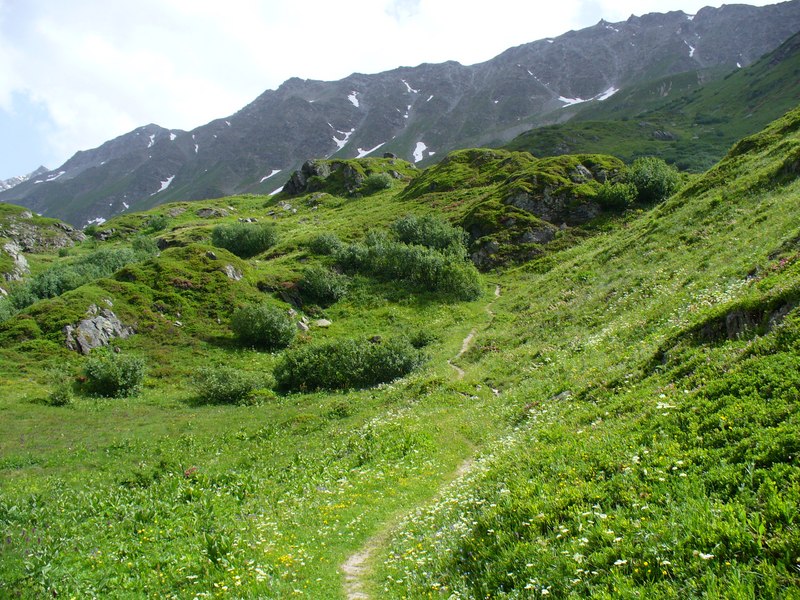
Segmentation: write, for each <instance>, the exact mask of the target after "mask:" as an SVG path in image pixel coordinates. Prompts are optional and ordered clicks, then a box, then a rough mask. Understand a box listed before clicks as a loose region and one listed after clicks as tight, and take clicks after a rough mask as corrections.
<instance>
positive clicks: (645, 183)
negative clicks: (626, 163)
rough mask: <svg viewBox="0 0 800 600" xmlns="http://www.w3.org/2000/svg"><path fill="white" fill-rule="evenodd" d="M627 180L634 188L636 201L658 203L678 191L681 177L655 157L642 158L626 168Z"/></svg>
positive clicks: (671, 167)
mask: <svg viewBox="0 0 800 600" xmlns="http://www.w3.org/2000/svg"><path fill="white" fill-rule="evenodd" d="M627 180H628V181H629V182H630V183H632V184H633V185H634V186H636V192H637V200H638V201H639V202H642V203H649V202H660V201H661V200H664V199H666V198H668V197H669V196H671V195H672V194H674V193H675V192H677V191H678V189H679V188H680V186H681V176H680V175H679V174H678V171H677V169H675V167H673V166H670V165H668V164H667V163H666V162H664V161H663V160H662V159H660V158H657V157H655V156H643V157H641V158H637V159H636V160H635V161H633V164H632V165H631V166H630V167H629V168H628V173H627Z"/></svg>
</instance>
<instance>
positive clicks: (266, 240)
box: [211, 223, 278, 258]
mask: <svg viewBox="0 0 800 600" xmlns="http://www.w3.org/2000/svg"><path fill="white" fill-rule="evenodd" d="M277 241H278V235H277V233H276V232H275V228H274V227H273V226H272V225H270V224H269V223H230V224H227V225H217V226H216V227H214V229H213V231H212V232H211V243H212V244H214V245H215V246H217V247H218V248H225V249H226V250H229V251H231V252H233V253H234V254H235V255H236V256H239V257H240V258H250V257H251V256H255V255H256V254H260V253H262V252H264V251H265V250H267V249H269V248H270V247H272V246H274V245H275V243H276V242H277Z"/></svg>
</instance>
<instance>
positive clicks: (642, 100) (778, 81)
mask: <svg viewBox="0 0 800 600" xmlns="http://www.w3.org/2000/svg"><path fill="white" fill-rule="evenodd" d="M798 98H800V34H795V35H794V36H792V37H791V38H789V39H788V40H787V41H786V42H784V43H783V44H781V45H780V46H779V47H778V48H777V49H775V50H774V51H772V52H770V53H768V54H766V55H765V56H763V57H762V58H761V59H759V60H758V61H757V62H755V63H754V64H752V65H751V66H749V67H745V68H742V69H737V70H735V71H733V72H731V73H729V74H728V75H726V76H725V77H724V78H722V79H719V80H715V81H711V82H708V83H705V84H704V83H703V82H702V77H700V76H699V75H698V74H697V73H682V74H679V75H677V76H669V77H665V78H662V79H658V80H655V81H651V82H647V83H645V84H640V85H636V86H632V87H630V88H627V89H625V90H622V91H620V92H619V93H618V94H615V95H614V97H613V98H610V99H609V100H607V101H605V102H603V103H593V104H592V105H589V106H586V107H585V108H583V109H581V110H579V111H578V112H577V113H576V115H575V116H574V118H573V119H571V120H570V121H569V122H567V123H561V124H557V125H550V126H545V127H541V128H537V129H534V130H531V131H529V132H526V133H524V134H522V135H520V136H518V137H517V138H515V139H514V140H513V141H512V142H510V143H509V144H507V145H506V147H507V148H509V149H511V150H524V151H528V152H531V153H533V154H535V155H537V156H552V155H557V154H570V153H574V152H599V151H604V152H611V153H613V154H614V155H616V156H619V157H621V158H623V159H624V160H626V161H630V160H632V159H633V158H635V157H637V156H643V155H653V156H661V157H663V158H664V159H666V160H668V161H669V162H672V163H675V164H677V165H679V166H680V167H681V168H684V169H688V170H691V171H696V172H697V171H703V170H705V169H707V168H709V167H710V166H711V165H712V164H714V163H715V162H716V161H717V160H719V158H721V157H722V155H723V154H724V153H725V151H726V150H727V148H728V147H730V145H731V144H732V143H733V142H734V141H736V140H738V139H740V138H741V137H742V136H744V135H747V134H748V133H751V132H753V131H756V130H758V129H760V128H762V127H764V126H766V124H767V123H769V122H771V121H773V120H774V119H776V118H778V117H779V116H780V115H782V114H784V113H785V112H786V111H787V110H789V109H791V108H792V107H794V106H795V105H796V103H797V99H798Z"/></svg>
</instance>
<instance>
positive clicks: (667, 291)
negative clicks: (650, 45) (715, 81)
mask: <svg viewBox="0 0 800 600" xmlns="http://www.w3.org/2000/svg"><path fill="white" fill-rule="evenodd" d="M621 164H622V163H620V162H619V161H618V160H617V159H613V158H612V157H608V156H597V155H584V156H578V157H572V156H570V157H563V158H560V159H558V160H552V159H550V160H544V161H542V160H536V159H534V158H532V157H531V156H529V155H527V154H522V153H510V152H505V151H496V152H495V151H478V150H473V151H463V152H460V153H454V154H453V155H451V157H449V158H448V160H446V161H444V162H443V163H442V164H441V165H439V166H437V167H433V168H431V169H430V170H427V171H425V172H423V173H422V174H421V175H420V176H419V177H417V178H415V179H414V180H413V181H412V182H410V183H406V182H404V181H391V182H389V183H390V187H389V188H388V189H382V190H379V191H376V192H374V193H370V194H363V195H362V194H355V195H352V196H350V195H348V196H337V195H333V194H331V193H329V192H328V191H326V190H325V188H324V187H323V188H322V189H319V190H318V191H315V192H314V193H309V194H303V195H300V196H295V197H289V196H285V195H280V196H276V197H271V198H266V197H260V196H247V197H234V198H224V199H220V200H215V201H208V202H202V203H179V204H173V205H166V206H162V207H158V208H157V209H153V210H152V211H149V212H147V213H141V214H135V215H124V216H121V217H119V218H118V219H115V220H112V221H109V222H108V223H105V224H104V225H103V226H102V227H101V228H97V229H94V230H93V231H91V232H90V233H93V234H94V236H95V237H93V238H92V239H90V240H89V241H87V242H84V243H83V244H82V245H80V246H79V247H77V248H75V249H73V250H71V251H70V255H67V256H62V257H55V256H53V257H52V261H51V262H52V263H53V264H54V265H56V268H57V269H66V268H67V266H69V265H72V264H74V263H77V262H80V259H81V258H82V257H84V256H89V257H96V253H97V252H98V251H100V250H103V249H105V250H111V249H117V250H123V249H125V248H128V247H129V246H132V245H133V244H136V246H137V248H140V249H142V248H146V247H150V248H151V249H152V246H153V245H156V244H157V245H158V247H159V248H161V251H160V253H158V254H147V253H142V254H130V255H126V256H128V258H129V261H128V262H127V264H126V266H124V267H123V268H121V269H119V270H117V271H115V272H114V273H111V274H109V275H108V276H104V277H102V278H100V279H96V280H93V281H87V282H85V284H84V285H81V286H79V287H76V288H74V289H71V290H70V291H66V292H64V293H62V294H60V295H57V296H54V297H52V298H49V299H43V300H40V301H37V302H35V303H33V304H31V305H29V306H27V307H24V308H21V309H20V311H19V312H18V313H17V314H16V315H15V316H13V317H11V318H9V319H8V320H6V321H5V322H4V323H2V324H0V411H2V415H3V418H2V419H0V470H2V477H1V478H0V482H1V483H0V528H2V534H3V538H2V539H3V542H2V544H0V595H5V596H9V597H22V598H39V597H44V596H54V595H57V596H60V597H72V596H76V597H93V596H94V597H122V598H125V597H130V598H134V597H137V598H138V597H153V596H161V597H175V598H183V597H219V598H227V597H236V598H286V597H293V596H308V597H312V598H337V597H346V594H349V595H350V597H354V594H356V593H367V594H369V597H373V598H379V597H380V598H383V597H386V598H394V597H397V598H430V597H434V598H436V597H441V598H528V597H538V596H543V595H549V596H551V597H556V598H567V597H601V598H611V597H648V598H674V597H678V596H689V597H720V598H737V597H742V598H746V597H774V598H787V597H788V598H791V597H798V594H797V592H796V590H797V589H798V584H800V580H798V571H797V568H798V562H797V561H798V557H800V534H799V533H798V532H799V531H800V530H798V522H799V520H800V515H798V506H800V491H799V490H800V483H798V482H800V463H798V458H797V451H798V447H797V435H796V433H797V430H798V425H799V423H798V414H800V413H798V399H799V396H800V391H799V390H798V384H799V383H800V382H798V381H797V377H796V372H797V367H798V366H799V363H800V350H798V348H800V346H798V343H797V340H798V339H800V338H798V333H799V332H800V329H799V327H800V326H799V325H798V321H797V316H796V314H795V313H796V311H795V307H796V306H797V303H798V301H799V300H800V288H798V282H799V281H800V277H798V262H797V258H798V256H800V248H798V247H797V244H798V239H800V221H798V217H797V215H798V214H800V212H798V208H800V206H797V204H798V203H800V180H799V179H798V175H799V174H800V109H797V110H794V111H793V112H791V113H789V114H787V115H786V116H785V117H783V118H782V119H780V120H778V121H777V122H776V123H774V124H773V125H771V126H770V127H769V128H768V129H767V130H765V131H764V132H762V133H759V134H757V135H755V136H752V137H750V138H746V139H744V140H742V141H740V142H739V143H737V145H736V146H735V147H734V148H733V149H732V150H731V151H730V152H729V154H728V156H727V157H726V158H725V159H724V160H723V161H722V162H721V163H720V164H719V165H717V166H716V167H714V168H713V169H712V170H711V171H709V172H708V173H706V174H704V175H703V176H700V177H698V178H696V179H695V180H693V181H692V182H691V184H690V185H689V186H688V187H685V188H684V189H683V190H682V191H681V192H679V193H678V194H676V195H674V196H672V197H671V198H670V199H669V200H667V201H666V202H663V203H661V204H658V205H655V206H648V205H636V206H633V207H631V208H629V209H627V210H618V209H615V210H605V209H602V208H600V209H597V210H599V212H596V211H595V210H594V209H593V210H592V211H589V212H586V211H587V210H588V209H587V208H586V207H588V206H594V205H593V204H592V203H593V202H595V200H596V197H597V193H598V192H597V190H598V189H599V188H600V187H601V186H602V184H601V181H600V180H601V179H602V178H605V179H608V178H611V179H612V180H613V177H614V173H615V170H616V169H618V168H621ZM601 172H602V173H603V174H602V175H601ZM587 173H588V175H587ZM331 191H334V192H335V191H336V190H331ZM520 198H521V200H520ZM554 198H558V199H559V200H558V203H557V204H556V205H553V204H552V202H553V201H554V200H553V199H554ZM513 199H516V200H513ZM512 200H513V201H512ZM515 203H516V204H515ZM554 206H555V208H553V207H554ZM543 207H545V208H547V207H549V208H548V210H550V212H548V213H547V215H550V214H551V213H552V211H553V210H556V212H557V211H563V210H573V211H576V212H574V213H570V214H583V215H584V216H587V217H588V220H584V219H580V220H578V222H572V221H570V222H568V223H564V225H563V227H562V225H561V222H560V221H558V222H554V221H550V220H545V219H544V218H543V217H540V216H536V214H535V212H534V211H538V212H539V213H541V214H545V213H544V212H543V210H544V208H543ZM581 211H583V213H581ZM558 214H559V215H560V214H561V213H558ZM408 215H413V218H409V217H408ZM480 215H482V216H481V218H480V219H478V218H477V217H478V216H480ZM253 220H255V222H253ZM520 223H522V225H520ZM264 224H266V225H269V229H270V231H271V233H270V235H274V237H275V240H274V241H273V243H272V245H270V246H269V247H267V248H266V249H263V250H261V251H259V252H257V253H256V254H255V255H253V256H247V257H245V258H242V257H241V256H237V255H236V254H235V253H234V251H236V252H238V251H239V248H238V247H236V246H235V245H234V246H231V247H230V248H228V249H225V248H223V247H220V245H219V243H218V244H217V245H214V241H215V240H216V241H217V242H219V241H220V240H225V239H229V238H226V237H225V236H221V235H220V233H219V232H220V229H217V230H216V232H215V229H216V228H218V227H219V226H225V227H228V228H230V227H249V226H253V230H255V226H261V225H264ZM450 224H455V225H461V226H464V227H466V229H468V230H470V233H471V237H470V238H465V237H464V236H463V234H459V233H458V230H457V229H453V228H452V227H450ZM476 224H477V225H480V226H479V227H474V226H475V225H476ZM515 227H520V229H515ZM542 229H546V230H548V231H550V230H551V229H552V230H553V231H552V238H550V239H547V240H545V238H549V235H548V236H544V237H542V235H543V234H540V233H537V232H539V231H540V230H542ZM226 231H228V230H226ZM507 231H512V232H514V233H513V234H508V235H506V234H505V233H504V232H507ZM525 233H530V234H531V236H532V237H529V238H526V239H528V240H529V241H528V242H523V241H522V239H521V236H524V235H525ZM537 235H539V237H536V236H537ZM517 236H520V237H517ZM537 240H538V241H537ZM146 241H149V242H150V246H147V244H146V243H145V242H146ZM465 241H466V242H467V244H468V245H467V246H465V245H464V242H465ZM492 241H494V242H496V243H497V244H498V247H503V244H505V246H506V247H507V248H513V247H514V246H515V245H517V244H525V243H528V244H530V248H529V249H530V250H535V252H532V253H529V254H525V253H520V254H516V255H515V256H514V257H513V260H508V261H498V262H496V263H492V264H491V265H487V266H486V269H487V270H485V272H484V273H483V274H482V275H478V274H477V272H475V271H474V269H473V268H472V267H471V266H470V263H468V262H467V261H466V256H467V254H469V253H472V254H474V253H475V252H477V251H479V250H481V249H485V247H486V246H487V245H488V244H489V243H490V242H492ZM231 249H232V250H233V251H231ZM240 254H241V252H240ZM87 260H88V259H87ZM91 260H95V261H96V258H92V259H91ZM409 265H410V266H409ZM423 265H424V269H423V268H422V266H423ZM315 270H316V272H320V270H322V272H323V273H324V276H323V277H322V280H323V281H327V282H334V283H336V284H337V285H338V284H339V283H341V284H342V286H341V289H339V290H338V291H336V293H335V294H333V295H324V294H322V293H321V292H320V291H319V289H320V288H317V287H314V284H313V282H314V275H313V272H314V271H315ZM442 282H444V284H442ZM474 282H477V283H478V284H479V285H478V288H476V291H477V292H478V293H477V294H476V293H470V294H468V295H459V294H457V293H454V290H460V289H463V288H461V287H459V286H461V285H466V284H470V283H474ZM18 285H20V286H22V285H26V284H25V283H24V282H22V283H19V284H18ZM470 289H471V288H470ZM311 290H316V292H315V293H317V294H318V295H315V294H312V293H311ZM326 290H327V291H330V290H329V289H327V288H326ZM261 304H266V305H268V306H269V307H273V308H275V309H277V311H278V313H280V314H281V315H291V319H292V324H293V326H294V325H295V324H297V323H298V322H302V323H303V327H301V326H299V325H297V327H296V330H297V333H296V335H295V337H294V340H293V341H291V343H290V345H289V347H288V348H286V349H283V348H273V349H271V350H265V349H256V348H253V347H252V344H249V343H242V341H241V340H240V338H238V337H237V336H236V335H234V332H233V329H232V328H231V321H230V318H231V316H232V315H234V313H235V312H236V311H237V309H243V308H246V307H248V306H251V305H261ZM92 305H95V306H96V307H109V309H110V310H113V311H114V312H115V314H116V315H117V316H118V317H119V318H120V320H121V321H122V322H123V323H124V324H126V325H130V326H131V327H133V328H134V329H135V332H136V333H135V334H134V335H131V336H130V337H128V338H126V339H119V338H118V339H116V340H114V345H115V346H116V347H117V348H118V350H119V352H118V353H116V354H115V356H118V357H131V358H133V359H138V360H141V361H143V363H144V365H145V369H146V370H145V376H144V379H143V380H142V382H141V392H140V393H139V394H138V395H130V396H125V397H111V398H107V397H100V396H94V395H91V394H90V393H88V390H87V387H86V384H87V381H86V380H87V379H90V378H91V370H90V369H87V366H88V365H89V364H90V363H91V361H92V360H93V356H92V355H89V356H88V357H84V356H81V355H80V354H78V353H76V352H73V351H70V350H67V349H66V348H65V347H64V332H63V328H64V326H65V325H68V324H75V323H76V322H77V321H78V320H79V319H81V318H83V317H84V316H85V314H86V312H87V309H90V307H91V306H92ZM290 309H291V310H290ZM376 349H380V350H381V351H382V350H386V352H387V354H384V355H382V356H391V357H392V361H395V359H396V362H393V363H392V364H397V365H399V364H400V363H403V361H402V360H401V359H403V358H406V357H413V359H414V360H412V361H410V362H408V363H403V364H408V365H411V366H412V367H415V368H413V370H412V371H411V372H410V373H408V374H406V375H404V376H402V377H400V378H399V379H395V380H392V381H386V382H384V383H379V384H377V385H372V387H365V388H363V389H362V387H361V384H358V385H348V384H347V383H344V384H341V383H340V382H341V381H342V379H341V377H340V376H342V375H343V374H344V375H347V373H349V372H350V370H351V369H353V368H355V367H352V363H348V362H345V358H347V359H348V360H349V357H353V356H354V357H356V358H357V359H359V360H361V363H360V364H361V366H359V367H358V368H359V369H362V370H361V371H360V373H364V370H363V365H365V364H367V365H368V368H367V371H368V375H370V376H372V375H376V376H378V377H380V376H381V375H382V374H384V373H386V372H388V371H389V368H388V367H389V366H390V365H389V362H388V361H384V362H383V363H381V364H380V365H379V366H378V367H375V366H374V365H372V366H369V364H368V363H369V360H368V359H369V357H370V356H373V354H374V352H378V350H376ZM95 352H96V351H95ZM93 354H94V353H93ZM111 354H114V353H111ZM320 356H322V357H323V358H326V360H324V361H322V362H316V363H315V362H314V360H316V358H318V357H320ZM362 359H363V360H362ZM108 360H111V359H108ZM304 361H305V362H304ZM412 363H413V364H412ZM298 364H310V365H312V367H313V371H312V375H313V377H312V378H309V379H306V380H305V381H306V385H304V386H300V388H299V389H300V391H295V392H287V391H285V389H284V387H282V386H281V385H279V384H278V380H280V381H284V379H281V377H282V376H281V373H285V372H286V370H287V365H294V366H296V365H298ZM337 369H338V370H337ZM370 369H372V370H371V371H370ZM326 378H327V379H326ZM327 381H333V382H334V384H333V385H330V386H328V385H327V384H326V383H325V382H327ZM370 381H372V380H370ZM242 382H243V383H242ZM320 382H322V383H320ZM233 383H236V384H237V385H239V384H241V385H244V386H245V387H246V391H245V393H243V394H241V395H239V396H236V399H237V401H234V402H225V401H222V400H220V398H221V396H220V395H217V396H214V395H213V394H212V393H211V392H212V391H213V390H219V389H222V388H225V387H226V386H227V387H228V388H230V387H233ZM370 385H371V384H370ZM65 386H66V391H64V390H65ZM327 387H332V388H336V389H333V390H330V389H326V388H327ZM320 388H321V389H320ZM59 390H60V391H61V392H63V393H62V394H60V395H59V394H54V392H56V391H59ZM64 397H66V398H67V399H68V400H69V402H67V403H66V404H64V405H63V406H54V405H53V404H56V402H54V401H53V400H54V398H59V399H60V398H64ZM354 557H355V558H354ZM359 557H361V558H359ZM342 565H346V570H347V571H348V573H350V574H349V575H348V576H347V578H345V575H344V574H343V571H342V568H343V567H342ZM353 565H356V566H355V567H353Z"/></svg>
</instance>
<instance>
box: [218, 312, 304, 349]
mask: <svg viewBox="0 0 800 600" xmlns="http://www.w3.org/2000/svg"><path fill="white" fill-rule="evenodd" d="M231 329H232V330H233V333H234V335H236V337H237V339H238V340H239V341H240V342H241V343H243V344H245V345H248V346H253V347H256V348H262V349H265V350H277V349H279V348H285V347H286V346H288V345H289V344H291V343H292V340H293V339H294V336H295V333H296V332H297V328H296V326H295V324H294V323H293V322H292V320H291V319H290V318H289V315H288V314H286V312H285V311H283V310H281V309H280V308H277V307H275V306H270V305H269V304H257V305H252V306H246V307H244V308H240V309H239V310H237V311H235V312H234V313H233V315H232V316H231Z"/></svg>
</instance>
